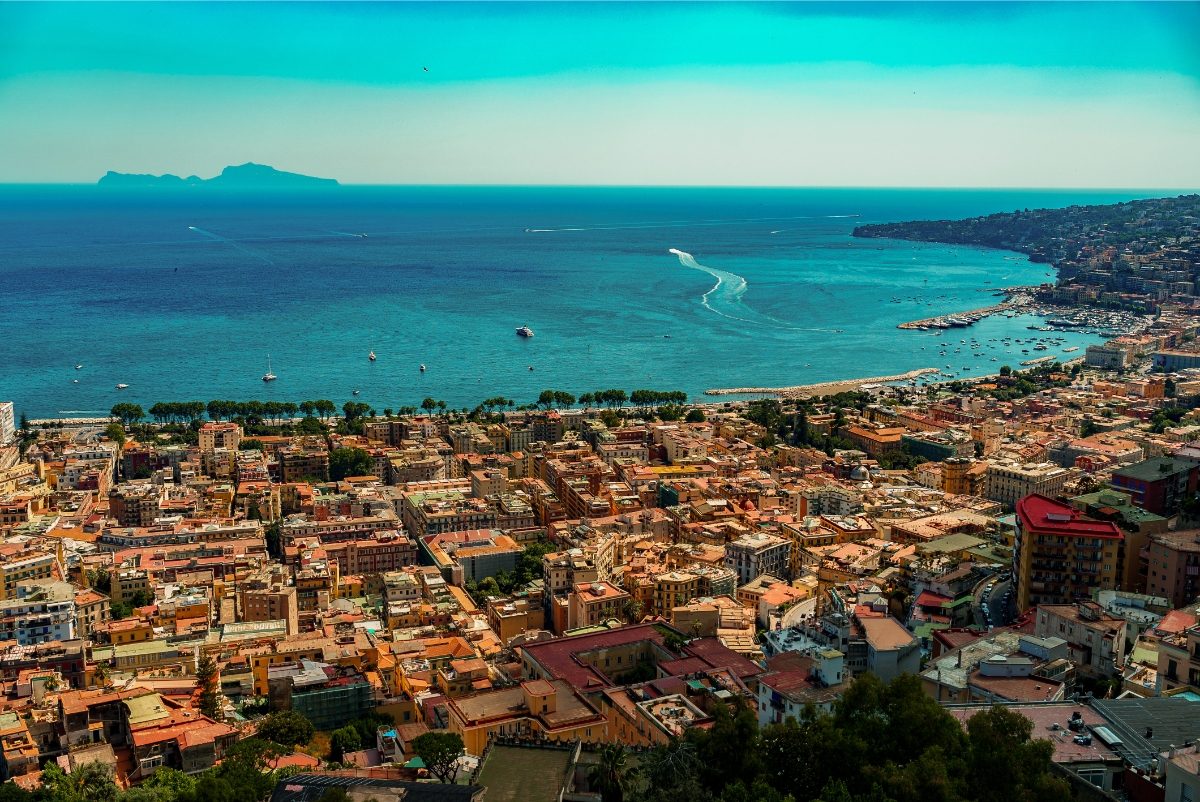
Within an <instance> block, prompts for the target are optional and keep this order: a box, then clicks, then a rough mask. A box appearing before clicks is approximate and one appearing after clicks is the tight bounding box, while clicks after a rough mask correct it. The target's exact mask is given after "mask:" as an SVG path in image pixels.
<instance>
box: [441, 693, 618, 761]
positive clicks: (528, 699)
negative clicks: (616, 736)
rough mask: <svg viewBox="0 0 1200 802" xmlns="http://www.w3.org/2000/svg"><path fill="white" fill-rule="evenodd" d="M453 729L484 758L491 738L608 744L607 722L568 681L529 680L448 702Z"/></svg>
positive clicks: (447, 707) (451, 729)
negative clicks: (516, 685)
mask: <svg viewBox="0 0 1200 802" xmlns="http://www.w3.org/2000/svg"><path fill="white" fill-rule="evenodd" d="M446 709H447V711H448V713H449V719H450V721H449V723H450V727H449V729H450V731H451V732H455V733H458V735H459V736H460V737H461V738H462V739H463V745H464V746H465V747H466V750H467V752H468V753H469V754H472V755H482V754H483V750H484V748H485V747H486V746H487V743H488V738H489V736H493V735H495V736H514V737H536V738H544V739H545V740H547V741H574V740H580V741H586V742H588V743H601V742H605V741H607V740H608V723H607V720H606V719H605V717H604V716H603V715H602V714H601V713H600V711H598V710H597V709H596V708H595V707H593V706H592V704H591V703H590V702H588V701H587V700H586V699H584V698H583V697H582V696H580V695H579V694H578V693H576V692H575V689H574V688H572V687H571V685H570V683H568V682H566V681H565V680H554V681H550V680H530V681H528V682H523V683H521V684H520V686H518V687H515V688H504V689H501V690H498V691H490V692H488V693H481V694H477V695H475V696H470V697H466V698H463V699H450V700H449V701H447V703H446Z"/></svg>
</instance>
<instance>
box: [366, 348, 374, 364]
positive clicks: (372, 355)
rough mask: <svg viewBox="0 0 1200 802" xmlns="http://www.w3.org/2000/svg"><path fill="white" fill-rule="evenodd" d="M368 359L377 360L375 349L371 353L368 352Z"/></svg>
mask: <svg viewBox="0 0 1200 802" xmlns="http://www.w3.org/2000/svg"><path fill="white" fill-rule="evenodd" d="M367 359H369V360H371V361H372V362H374V361H375V352H374V351H372V352H371V353H369V354H367Z"/></svg>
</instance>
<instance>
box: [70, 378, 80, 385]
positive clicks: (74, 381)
mask: <svg viewBox="0 0 1200 802" xmlns="http://www.w3.org/2000/svg"><path fill="white" fill-rule="evenodd" d="M71 384H79V379H71Z"/></svg>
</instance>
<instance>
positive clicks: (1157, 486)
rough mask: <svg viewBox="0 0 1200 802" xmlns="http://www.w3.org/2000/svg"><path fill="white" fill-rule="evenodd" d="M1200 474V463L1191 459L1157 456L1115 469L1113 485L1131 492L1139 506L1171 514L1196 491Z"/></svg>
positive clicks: (1153, 511) (1131, 497)
mask: <svg viewBox="0 0 1200 802" xmlns="http://www.w3.org/2000/svg"><path fill="white" fill-rule="evenodd" d="M1198 477H1200V465H1197V464H1196V463H1195V462H1192V461H1191V460H1185V459H1175V458H1173V457H1154V458H1151V459H1148V460H1143V461H1142V462H1139V463H1136V464H1134V465H1126V466H1125V467H1123V468H1118V469H1117V470H1115V471H1113V475H1112V486H1113V487H1114V488H1116V489H1117V490H1121V491H1124V492H1126V493H1128V494H1129V495H1130V499H1131V500H1132V502H1133V504H1134V505H1135V506H1138V507H1141V508H1142V509H1145V510H1149V511H1150V512H1152V513H1154V514H1155V515H1162V516H1164V517H1170V516H1172V515H1176V514H1177V513H1179V512H1180V511H1181V510H1182V508H1183V504H1184V502H1186V501H1188V500H1190V499H1191V498H1192V497H1194V496H1195V495H1196V488H1197V479H1198Z"/></svg>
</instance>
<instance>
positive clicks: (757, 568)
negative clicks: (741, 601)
mask: <svg viewBox="0 0 1200 802" xmlns="http://www.w3.org/2000/svg"><path fill="white" fill-rule="evenodd" d="M791 552H792V541H791V540H789V539H788V538H784V537H777V536H776V535H768V534H766V533H765V532H760V533H755V534H751V535H742V536H741V537H739V538H738V539H737V540H734V541H732V542H730V543H727V544H726V545H725V567H726V568H728V569H729V570H730V571H733V572H734V573H735V574H736V575H737V583H738V585H745V584H748V583H750V582H752V581H753V580H754V579H755V578H756V577H758V576H761V575H762V574H771V575H773V576H780V577H787V576H790V573H789V564H790V561H791Z"/></svg>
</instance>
